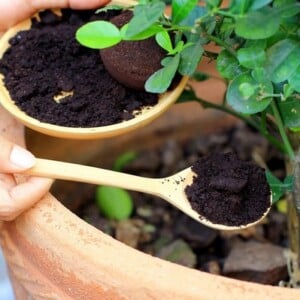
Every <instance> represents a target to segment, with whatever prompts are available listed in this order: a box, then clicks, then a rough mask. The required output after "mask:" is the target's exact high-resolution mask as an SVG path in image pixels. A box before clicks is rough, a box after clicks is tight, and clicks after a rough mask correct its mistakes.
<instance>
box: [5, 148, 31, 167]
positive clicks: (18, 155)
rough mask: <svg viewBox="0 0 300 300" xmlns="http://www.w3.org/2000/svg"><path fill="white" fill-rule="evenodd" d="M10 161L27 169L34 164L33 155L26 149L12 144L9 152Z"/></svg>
mask: <svg viewBox="0 0 300 300" xmlns="http://www.w3.org/2000/svg"><path fill="white" fill-rule="evenodd" d="M10 161H11V163H12V164H14V165H15V166H16V167H18V168H20V169H28V168H31V167H32V166H33V165H34V164H35V157H34V156H33V155H32V154H31V153H30V152H29V151H27V150H26V149H24V148H21V147H20V146H17V145H14V146H13V149H12V151H11V153H10Z"/></svg>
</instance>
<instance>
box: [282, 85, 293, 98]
mask: <svg viewBox="0 0 300 300" xmlns="http://www.w3.org/2000/svg"><path fill="white" fill-rule="evenodd" d="M294 92H295V89H294V88H293V87H292V86H291V85H290V84H288V83H286V84H284V85H283V96H284V98H285V99H287V98H289V97H291V96H292V94H293V93H294Z"/></svg>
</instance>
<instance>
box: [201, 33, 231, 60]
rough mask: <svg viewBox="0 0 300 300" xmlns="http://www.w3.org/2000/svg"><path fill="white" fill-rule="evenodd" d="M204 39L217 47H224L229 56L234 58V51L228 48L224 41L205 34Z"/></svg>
mask: <svg viewBox="0 0 300 300" xmlns="http://www.w3.org/2000/svg"><path fill="white" fill-rule="evenodd" d="M206 37H207V38H209V39H210V40H211V41H213V42H215V43H216V44H217V45H219V46H222V47H224V48H225V49H226V50H227V51H228V52H229V53H230V54H232V55H233V56H234V57H236V52H235V51H234V49H232V48H231V47H229V46H228V45H227V44H226V43H225V42H224V41H222V40H221V39H219V38H217V37H215V36H212V35H210V34H206Z"/></svg>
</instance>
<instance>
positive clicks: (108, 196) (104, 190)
mask: <svg viewBox="0 0 300 300" xmlns="http://www.w3.org/2000/svg"><path fill="white" fill-rule="evenodd" d="M96 204H97V206H98V208H99V210H100V212H101V213H102V214H103V215H104V216H105V217H107V218H108V219H113V220H124V219H128V218H129V217H130V215H131V214H132V211H133V201H132V198H131V196H130V194H129V193H128V192H127V191H125V190H123V189H120V188H116V187H110V186H98V187H97V190H96Z"/></svg>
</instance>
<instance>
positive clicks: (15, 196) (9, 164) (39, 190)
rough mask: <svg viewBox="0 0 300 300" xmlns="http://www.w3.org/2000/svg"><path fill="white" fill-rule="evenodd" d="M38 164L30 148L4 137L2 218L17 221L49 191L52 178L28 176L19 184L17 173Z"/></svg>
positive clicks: (0, 194)
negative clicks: (16, 177) (21, 214)
mask: <svg viewBox="0 0 300 300" xmlns="http://www.w3.org/2000/svg"><path fill="white" fill-rule="evenodd" d="M34 164H35V157H34V156H33V155H32V154H31V153H30V152H29V151H27V150H26V149H25V148H23V147H21V146H19V145H17V144H15V143H12V142H10V141H8V140H7V139H5V138H3V137H1V136H0V220H2V221H10V220H13V219H14V218H16V217H17V216H18V215H19V214H20V213H22V212H23V211H25V210H27V209H28V208H30V207H31V206H32V205H33V204H34V203H35V202H37V201H38V200H40V199H41V198H42V197H43V196H44V195H45V194H46V193H47V192H48V190H49V188H50V186H51V184H52V180H51V179H46V178H39V177H27V178H26V179H25V180H24V181H22V182H21V183H17V181H16V179H15V176H14V175H13V174H14V173H19V172H22V171H24V170H26V169H28V168H30V167H32V166H33V165H34Z"/></svg>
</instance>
